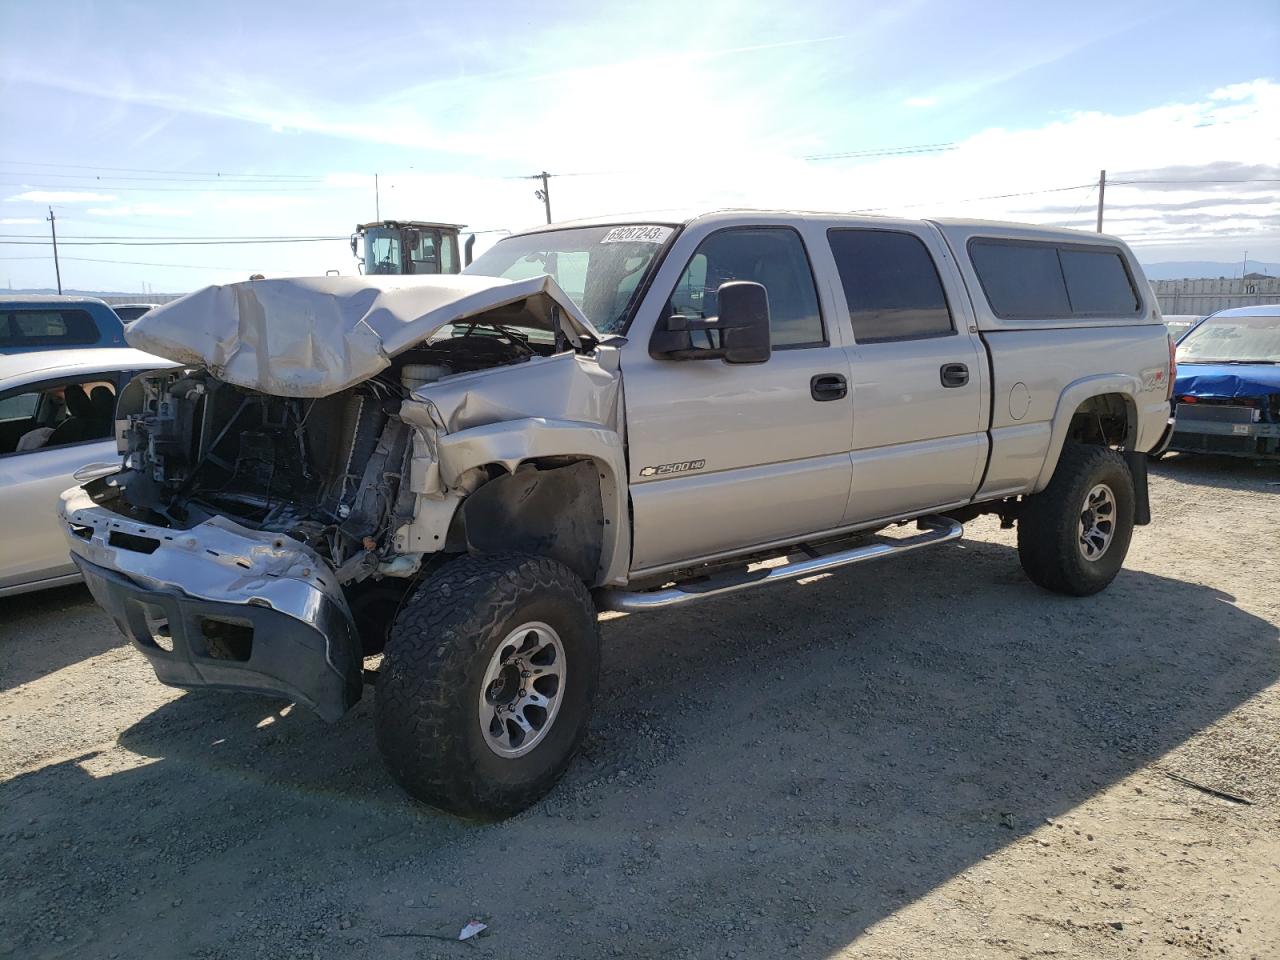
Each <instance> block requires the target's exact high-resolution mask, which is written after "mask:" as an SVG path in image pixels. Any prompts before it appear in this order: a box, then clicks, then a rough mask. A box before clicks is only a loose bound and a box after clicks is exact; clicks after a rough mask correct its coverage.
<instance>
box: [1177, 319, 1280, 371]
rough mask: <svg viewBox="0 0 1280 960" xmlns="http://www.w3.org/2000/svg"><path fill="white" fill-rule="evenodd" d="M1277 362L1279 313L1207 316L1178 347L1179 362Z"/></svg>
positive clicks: (1279, 349)
mask: <svg viewBox="0 0 1280 960" xmlns="http://www.w3.org/2000/svg"><path fill="white" fill-rule="evenodd" d="M1214 361H1235V362H1237V363H1280V313H1277V314H1276V315H1274V316H1269V317H1257V316H1253V317H1232V316H1217V317H1210V318H1209V319H1208V320H1206V321H1204V323H1202V324H1200V326H1198V327H1196V328H1195V329H1194V330H1192V331H1191V332H1190V333H1188V334H1187V335H1186V337H1185V338H1184V339H1183V341H1182V342H1181V343H1180V344H1178V362H1179V363H1213V362H1214Z"/></svg>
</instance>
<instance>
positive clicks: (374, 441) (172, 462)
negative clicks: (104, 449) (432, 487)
mask: <svg viewBox="0 0 1280 960" xmlns="http://www.w3.org/2000/svg"><path fill="white" fill-rule="evenodd" d="M443 332H444V333H445V334H446V335H445V336H444V337H440V338H437V339H435V340H433V341H430V342H428V343H426V344H424V345H422V346H420V347H415V348H412V349H409V350H407V351H405V352H403V353H402V354H400V355H399V356H397V357H396V358H395V360H394V361H393V363H392V365H391V366H389V367H388V368H387V369H386V370H384V371H382V372H381V373H379V374H378V375H377V376H375V377H373V378H371V379H369V380H365V381H363V382H361V383H359V384H357V385H356V386H354V387H349V388H347V389H345V390H342V391H340V392H338V393H335V394H332V395H329V396H324V397H319V398H298V397H281V396H273V395H269V394H264V393H259V392H257V391H254V390H250V389H246V388H243V387H239V386H235V385H233V384H230V383H226V382H224V381H222V380H219V379H217V378H216V377H214V376H213V375H212V374H211V373H210V372H209V371H208V370H206V369H203V368H177V369H171V370H166V371H158V372H156V373H153V374H149V375H147V376H145V377H143V378H139V379H138V380H136V381H134V383H133V384H131V385H130V386H129V387H128V388H127V389H126V391H125V392H124V394H123V395H122V397H121V402H120V408H119V413H118V416H119V417H120V419H121V420H122V421H124V423H123V432H122V436H121V445H122V448H123V451H124V454H125V469H124V470H123V471H122V472H121V473H119V474H118V475H116V476H115V477H113V478H112V479H111V482H110V483H109V484H95V485H94V487H93V490H92V491H91V493H92V494H93V497H94V499H95V501H97V502H99V503H101V504H102V505H104V506H109V507H110V508H111V509H112V510H113V511H115V512H117V513H120V514H123V515H125V516H128V517H130V518H132V519H134V520H138V521H143V522H147V523H150V524H153V525H159V526H164V527H168V528H171V529H189V528H190V527H193V526H195V525H197V524H200V523H202V522H204V521H206V520H208V519H210V518H211V517H214V516H218V515H222V516H226V517H229V518H232V519H234V520H235V521H236V522H237V523H240V524H242V525H243V526H246V527H249V528H252V529H256V530H262V531H269V532H275V533H281V534H285V535H287V536H289V537H291V538H294V539H296V540H298V541H301V542H302V543H305V544H307V546H309V547H310V548H311V549H313V550H314V551H315V552H316V553H317V554H319V555H320V556H321V557H322V558H324V559H325V560H326V561H327V562H328V563H329V564H331V565H332V567H333V568H334V570H335V573H336V575H337V578H338V581H339V583H349V582H358V581H361V580H364V579H366V578H367V577H369V576H371V575H373V574H375V573H377V574H379V575H383V576H408V575H411V574H412V573H413V572H415V571H416V570H417V567H418V559H417V558H412V557H406V556H397V555H396V552H395V550H394V544H393V536H394V532H395V531H396V530H397V529H398V528H400V527H401V526H402V525H404V524H406V523H408V522H410V521H411V520H412V519H413V516H414V511H415V500H416V495H415V494H414V493H413V492H412V491H411V490H410V489H409V484H408V483H406V482H405V479H406V478H407V477H408V476H409V472H410V465H411V461H412V457H413V453H414V444H413V442H412V434H413V427H411V426H410V425H409V424H407V423H406V422H405V421H404V420H402V419H401V417H400V415H399V414H400V409H401V405H402V404H403V403H404V402H405V401H406V400H407V399H408V398H409V395H410V392H411V391H412V390H413V389H415V388H417V387H420V386H422V385H424V384H426V383H430V382H434V381H436V380H439V379H441V378H444V377H448V376H452V375H454V374H459V373H466V372H471V371H476V370H483V369H487V368H491V367H499V366H507V365H512V364H519V363H522V362H525V361H528V360H530V359H531V358H533V357H539V356H546V355H550V354H551V353H553V352H554V351H555V349H556V346H557V344H556V343H554V342H551V341H550V340H548V341H547V342H538V341H531V340H530V338H529V337H528V336H526V335H524V334H523V333H522V332H518V331H515V330H513V329H510V328H507V327H504V326H501V325H498V324H492V323H491V324H479V323H472V324H462V325H459V326H457V327H454V328H453V329H452V330H447V331H443Z"/></svg>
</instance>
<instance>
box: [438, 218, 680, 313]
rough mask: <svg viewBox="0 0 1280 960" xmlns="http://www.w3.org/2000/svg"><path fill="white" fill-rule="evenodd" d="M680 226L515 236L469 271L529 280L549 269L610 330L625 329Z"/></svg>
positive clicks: (488, 253) (504, 241)
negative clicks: (637, 299)
mask: <svg viewBox="0 0 1280 960" xmlns="http://www.w3.org/2000/svg"><path fill="white" fill-rule="evenodd" d="M674 231H675V228H674V227H671V226H668V225H657V224H636V225H630V226H622V227H619V226H613V227H576V228H573V229H568V230H547V231H545V232H542V233H528V234H523V235H521V236H516V237H509V238H508V239H506V240H502V241H500V242H499V243H497V244H496V245H495V246H493V247H492V248H490V249H489V250H487V251H485V253H484V255H483V256H480V257H478V258H477V259H476V261H475V263H473V264H471V266H469V267H467V269H466V270H464V271H463V273H475V274H480V275H481V276H485V277H503V278H504V279H507V280H523V279H526V278H528V277H536V276H540V275H541V274H544V273H545V274H548V275H549V276H550V277H551V278H552V279H553V280H555V282H556V283H558V284H559V285H560V287H561V289H563V290H564V292H565V293H567V294H568V295H569V297H570V298H571V299H572V300H573V302H574V303H576V304H577V305H578V307H579V308H580V309H581V310H582V312H583V313H584V314H586V317H587V319H588V320H590V321H591V323H592V325H593V326H594V327H595V328H596V329H597V330H599V331H600V332H601V333H604V334H611V333H621V332H622V330H623V328H624V327H625V326H626V323H627V319H628V317H629V316H630V313H631V309H632V307H633V306H634V304H633V301H634V300H635V296H636V291H637V290H639V289H640V287H641V286H642V284H643V282H644V280H645V278H646V277H647V276H648V275H649V273H650V271H651V270H652V269H653V267H654V265H655V264H656V263H657V261H658V255H659V254H660V253H661V252H662V250H663V248H664V247H665V245H666V241H667V240H668V238H670V236H671V234H672V233H673V232H674Z"/></svg>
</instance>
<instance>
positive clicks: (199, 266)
mask: <svg viewBox="0 0 1280 960" xmlns="http://www.w3.org/2000/svg"><path fill="white" fill-rule="evenodd" d="M47 259H48V258H47V257H0V260H47ZM62 259H63V260H74V261H75V262H76V263H114V264H120V265H123V266H130V267H180V268H182V269H189V270H235V271H241V270H243V271H244V272H246V273H250V272H252V271H253V270H254V269H255V268H253V267H225V266H222V265H220V264H213V263H151V262H148V261H145V260H100V259H98V258H96V257H63V258H62Z"/></svg>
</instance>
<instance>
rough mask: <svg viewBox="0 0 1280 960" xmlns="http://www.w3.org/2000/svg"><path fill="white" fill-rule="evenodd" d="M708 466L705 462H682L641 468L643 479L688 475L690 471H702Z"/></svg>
mask: <svg viewBox="0 0 1280 960" xmlns="http://www.w3.org/2000/svg"><path fill="white" fill-rule="evenodd" d="M706 465H707V461H705V460H681V461H680V462H679V463H663V464H659V465H658V466H656V467H641V468H640V476H642V477H666V476H670V475H671V474H673V473H688V472H689V471H690V470H701V469H702V468H703V467H705V466H706Z"/></svg>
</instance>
